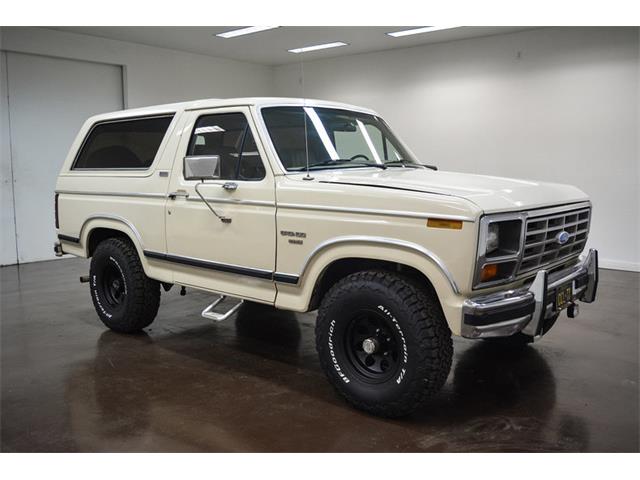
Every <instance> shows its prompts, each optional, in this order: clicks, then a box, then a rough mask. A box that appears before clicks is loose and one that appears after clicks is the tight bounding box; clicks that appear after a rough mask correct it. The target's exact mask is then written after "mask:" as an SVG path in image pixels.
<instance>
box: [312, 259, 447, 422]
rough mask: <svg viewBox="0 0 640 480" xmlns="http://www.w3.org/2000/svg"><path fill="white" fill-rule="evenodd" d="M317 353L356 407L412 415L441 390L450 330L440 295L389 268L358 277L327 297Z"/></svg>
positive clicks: (320, 319)
mask: <svg viewBox="0 0 640 480" xmlns="http://www.w3.org/2000/svg"><path fill="white" fill-rule="evenodd" d="M316 349H317V351H318V354H319V356H320V363H321V365H322V368H323V369H324V371H325V373H326V375H327V377H328V378H329V381H330V382H331V383H332V384H333V386H334V387H335V388H336V389H337V390H338V392H339V393H340V394H342V395H343V396H344V397H345V398H346V399H347V401H349V402H350V403H351V404H352V405H354V406H355V407H356V408H359V409H361V410H365V411H368V412H370V413H373V414H376V415H381V416H385V417H399V416H403V415H407V414H409V413H411V412H413V411H414V410H416V409H417V408H419V407H420V406H421V405H422V404H423V403H424V401H425V400H426V399H427V398H428V397H429V396H431V395H432V394H434V393H436V392H437V391H439V390H440V388H441V387H442V385H443V384H444V383H445V381H446V379H447V376H448V374H449V370H450V368H451V359H452V353H453V345H452V342H451V332H450V330H449V327H448V326H447V323H446V321H445V319H444V315H443V313H442V309H441V308H440V304H439V303H438V301H437V299H436V298H435V296H434V295H431V294H429V293H428V292H426V291H425V290H423V289H421V288H419V287H418V286H416V285H415V284H414V283H413V282H412V281H411V280H409V279H408V278H405V277H403V276H400V275H398V274H395V273H391V272H385V271H366V272H358V273H354V274H352V275H349V276H348V277H346V278H344V279H342V280H341V281H340V282H338V283H337V284H336V285H334V286H333V287H332V288H331V290H329V292H328V293H327V294H326V296H325V297H324V299H323V300H322V303H321V305H320V309H319V311H318V319H317V324H316Z"/></svg>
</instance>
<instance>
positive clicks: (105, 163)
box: [72, 115, 173, 170]
mask: <svg viewBox="0 0 640 480" xmlns="http://www.w3.org/2000/svg"><path fill="white" fill-rule="evenodd" d="M172 119H173V115H163V116H156V117H146V118H135V119H127V120H115V121H109V122H104V123H97V124H96V125H94V126H93V128H92V129H91V131H90V132H89V134H88V135H87V137H86V139H85V141H84V143H83V145H82V148H81V149H80V152H79V153H78V156H77V157H76V161H75V162H74V164H73V167H72V170H83V169H91V170H113V169H147V168H149V167H150V166H151V164H152V163H153V160H154V158H155V157H156V154H157V153H158V148H160V144H161V143H162V139H163V138H164V136H165V134H166V133H167V129H168V128H169V124H170V123H171V120H172Z"/></svg>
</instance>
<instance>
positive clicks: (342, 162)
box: [300, 158, 387, 170]
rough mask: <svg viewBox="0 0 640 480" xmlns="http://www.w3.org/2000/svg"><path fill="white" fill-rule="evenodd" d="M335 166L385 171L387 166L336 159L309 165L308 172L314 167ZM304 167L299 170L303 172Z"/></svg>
mask: <svg viewBox="0 0 640 480" xmlns="http://www.w3.org/2000/svg"><path fill="white" fill-rule="evenodd" d="M337 165H341V166H347V167H348V166H349V165H353V166H356V167H376V168H381V169H382V170H386V169H387V166H386V165H383V164H381V163H375V162H354V161H353V160H351V159H349V158H338V159H336V160H326V161H324V162H320V163H314V164H311V165H309V170H311V169H316V168H315V167H332V166H337ZM305 168H306V167H301V168H300V170H304V169H305Z"/></svg>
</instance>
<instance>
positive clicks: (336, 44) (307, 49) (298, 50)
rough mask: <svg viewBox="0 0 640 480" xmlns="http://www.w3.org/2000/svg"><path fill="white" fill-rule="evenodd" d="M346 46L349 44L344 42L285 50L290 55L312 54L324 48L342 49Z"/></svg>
mask: <svg viewBox="0 0 640 480" xmlns="http://www.w3.org/2000/svg"><path fill="white" fill-rule="evenodd" d="M346 45H349V44H348V43H344V42H333V43H323V44H322V45H309V46H308V47H300V48H292V49H291V50H287V52H290V53H304V52H313V51H315V50H324V49H325V48H335V47H344V46H346Z"/></svg>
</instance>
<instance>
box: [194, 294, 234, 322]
mask: <svg viewBox="0 0 640 480" xmlns="http://www.w3.org/2000/svg"><path fill="white" fill-rule="evenodd" d="M225 298H227V296H226V295H220V297H219V298H217V299H216V300H215V301H214V302H213V303H212V304H211V305H209V306H208V307H207V308H205V309H204V310H203V311H202V316H203V317H204V318H208V319H209V320H213V321H215V322H222V321H223V320H226V319H227V318H229V317H230V316H231V315H233V314H234V313H236V312H237V311H238V309H239V308H240V307H241V306H242V303H243V302H244V301H243V300H240V301H239V302H238V303H236V304H235V305H234V306H233V307H231V308H230V309H229V310H227V311H226V312H224V313H217V312H214V311H213V309H214V308H216V306H217V305H218V304H219V303H220V302H222V301H223V300H224V299H225Z"/></svg>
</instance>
